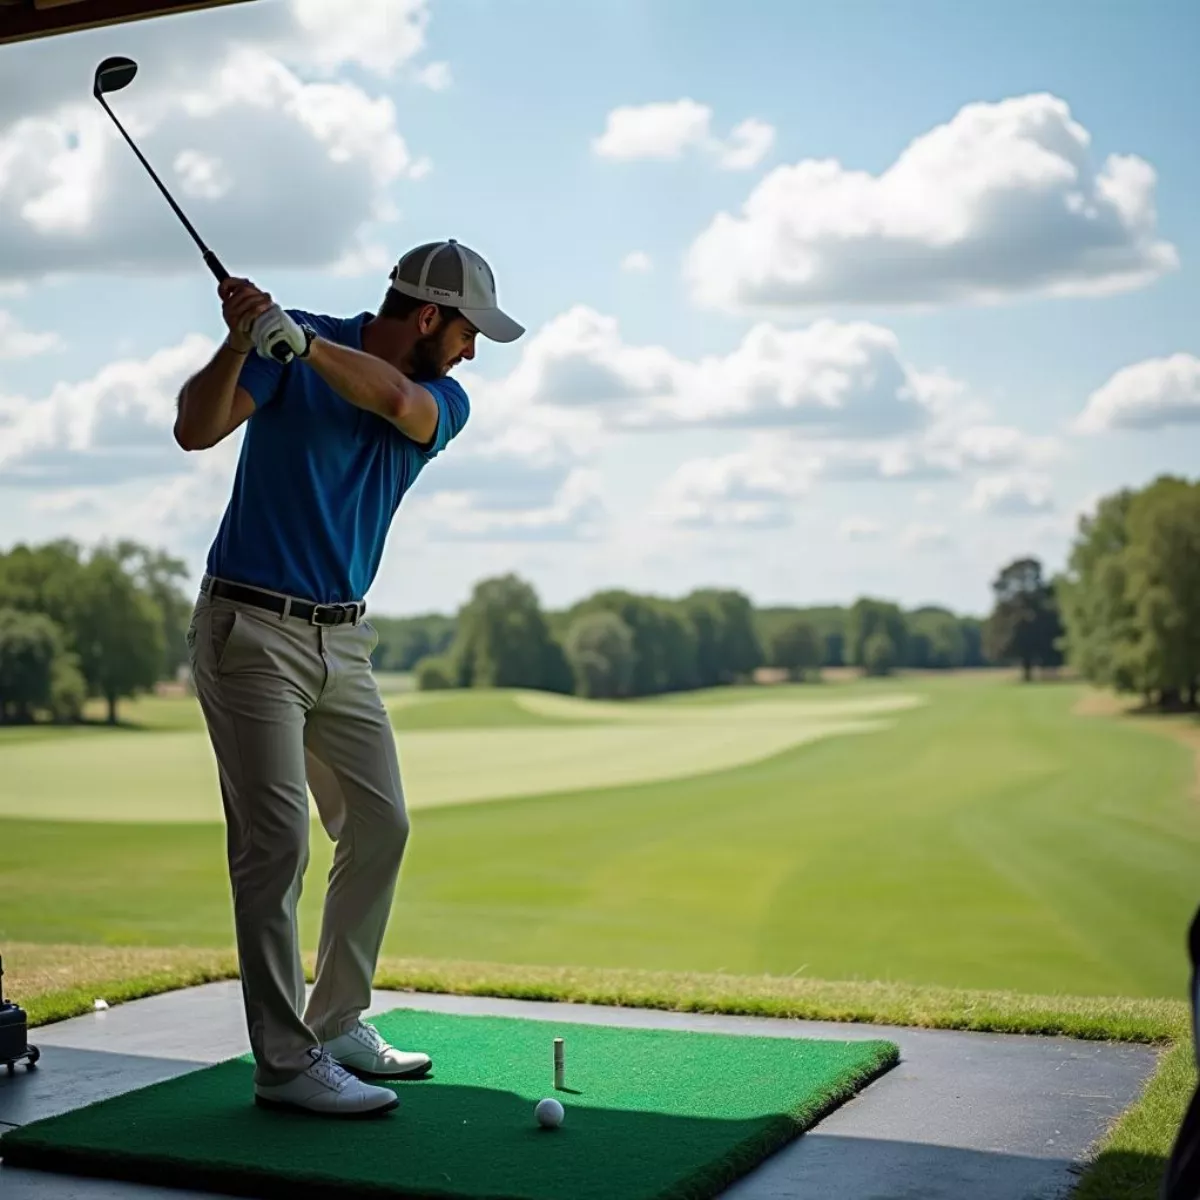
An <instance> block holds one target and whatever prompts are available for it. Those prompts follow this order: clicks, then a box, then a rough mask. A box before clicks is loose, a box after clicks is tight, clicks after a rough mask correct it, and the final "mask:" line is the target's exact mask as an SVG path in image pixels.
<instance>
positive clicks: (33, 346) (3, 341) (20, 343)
mask: <svg viewBox="0 0 1200 1200" xmlns="http://www.w3.org/2000/svg"><path fill="white" fill-rule="evenodd" d="M61 345H62V338H60V337H59V335H58V334H57V333H35V332H34V331H33V330H30V329H26V328H25V327H24V325H22V324H21V323H20V321H18V320H17V318H16V317H14V316H13V315H12V313H10V312H8V311H6V310H5V309H2V308H0V360H3V359H15V358H33V357H34V356H35V355H38V354H45V353H46V352H47V351H50V350H56V349H58V347H59V346H61Z"/></svg>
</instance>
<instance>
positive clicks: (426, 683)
mask: <svg viewBox="0 0 1200 1200" xmlns="http://www.w3.org/2000/svg"><path fill="white" fill-rule="evenodd" d="M413 672H414V674H415V675H416V678H417V689H418V691H422V692H432V691H444V690H446V689H448V688H452V687H454V679H455V675H454V666H453V664H452V663H451V662H450V661H449V659H447V658H446V657H445V655H440V654H438V655H430V656H429V657H428V658H423V659H421V660H420V662H418V663H415V664H414V665H413Z"/></svg>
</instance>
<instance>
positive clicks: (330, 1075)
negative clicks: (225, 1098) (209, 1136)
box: [254, 1049, 400, 1117]
mask: <svg viewBox="0 0 1200 1200" xmlns="http://www.w3.org/2000/svg"><path fill="white" fill-rule="evenodd" d="M308 1053H309V1054H310V1055H311V1056H312V1060H313V1063H312V1066H311V1067H309V1068H308V1070H307V1071H305V1072H304V1073H303V1074H301V1075H297V1076H296V1078H295V1079H291V1080H289V1081H288V1082H287V1083H282V1084H278V1085H276V1086H271V1087H268V1086H266V1085H265V1084H261V1083H256V1084H255V1085H254V1102H255V1104H257V1105H258V1106H259V1107H260V1108H273V1109H289V1110H299V1111H301V1112H309V1113H316V1114H317V1115H319V1116H323V1117H378V1116H382V1115H383V1114H384V1113H386V1112H390V1111H391V1110H392V1109H393V1108H395V1107H396V1106H397V1105H398V1104H399V1103H400V1097H399V1096H397V1095H396V1093H395V1092H393V1091H392V1090H391V1089H390V1088H385V1087H372V1086H371V1084H369V1083H363V1082H362V1081H361V1080H358V1079H355V1077H354V1076H353V1075H351V1074H350V1072H349V1071H346V1070H345V1069H343V1068H342V1067H340V1066H338V1064H337V1063H336V1062H334V1060H333V1059H332V1058H331V1057H330V1056H329V1055H328V1054H327V1053H325V1052H324V1051H320V1050H315V1049H314V1050H310V1051H309V1052H308Z"/></svg>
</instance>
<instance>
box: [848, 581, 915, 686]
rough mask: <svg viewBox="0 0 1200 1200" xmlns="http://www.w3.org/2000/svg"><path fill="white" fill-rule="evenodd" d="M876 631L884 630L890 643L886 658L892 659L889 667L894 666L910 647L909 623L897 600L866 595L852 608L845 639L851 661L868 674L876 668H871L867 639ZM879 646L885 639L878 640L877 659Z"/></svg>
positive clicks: (884, 634)
mask: <svg viewBox="0 0 1200 1200" xmlns="http://www.w3.org/2000/svg"><path fill="white" fill-rule="evenodd" d="M876 634H882V635H883V636H884V637H886V638H887V641H888V643H889V644H890V650H889V652H888V655H887V660H888V662H889V663H890V666H889V668H888V669H889V670H891V669H892V668H894V667H896V666H898V665H899V664H900V663H901V662H903V661H904V657H905V653H906V651H907V649H908V626H907V624H906V622H905V619H904V613H903V611H902V610H901V609H900V606H899V605H898V604H893V603H892V602H890V601H887V600H876V599H872V598H871V597H866V596H864V597H862V598H861V599H859V600H856V601H855V602H854V605H853V606H852V607H851V609H850V614H849V619H848V621H847V630H846V641H847V645H848V651H849V654H848V657H849V661H850V665H851V666H855V667H861V668H863V669H864V670H865V671H866V672H867V673H868V674H874V673H875V672H873V671H872V670H871V666H870V661H869V659H870V656H869V655H868V653H867V643H868V642H870V641H871V639H872V638H873V637H875V635H876ZM880 646H882V643H881V642H879V643H877V650H876V658H877V659H878V658H879V654H880V653H881V651H880V650H879V649H878V647H880ZM879 661H882V660H879Z"/></svg>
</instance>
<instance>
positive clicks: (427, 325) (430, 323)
mask: <svg viewBox="0 0 1200 1200" xmlns="http://www.w3.org/2000/svg"><path fill="white" fill-rule="evenodd" d="M441 316H442V310H441V309H440V308H438V306H437V305H436V304H423V305H421V307H420V308H419V309H418V310H417V329H418V330H419V331H420V332H421V333H422V334H426V333H432V332H433V331H434V330H435V329H436V328H437V327H438V324H439V323H440V321H441Z"/></svg>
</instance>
